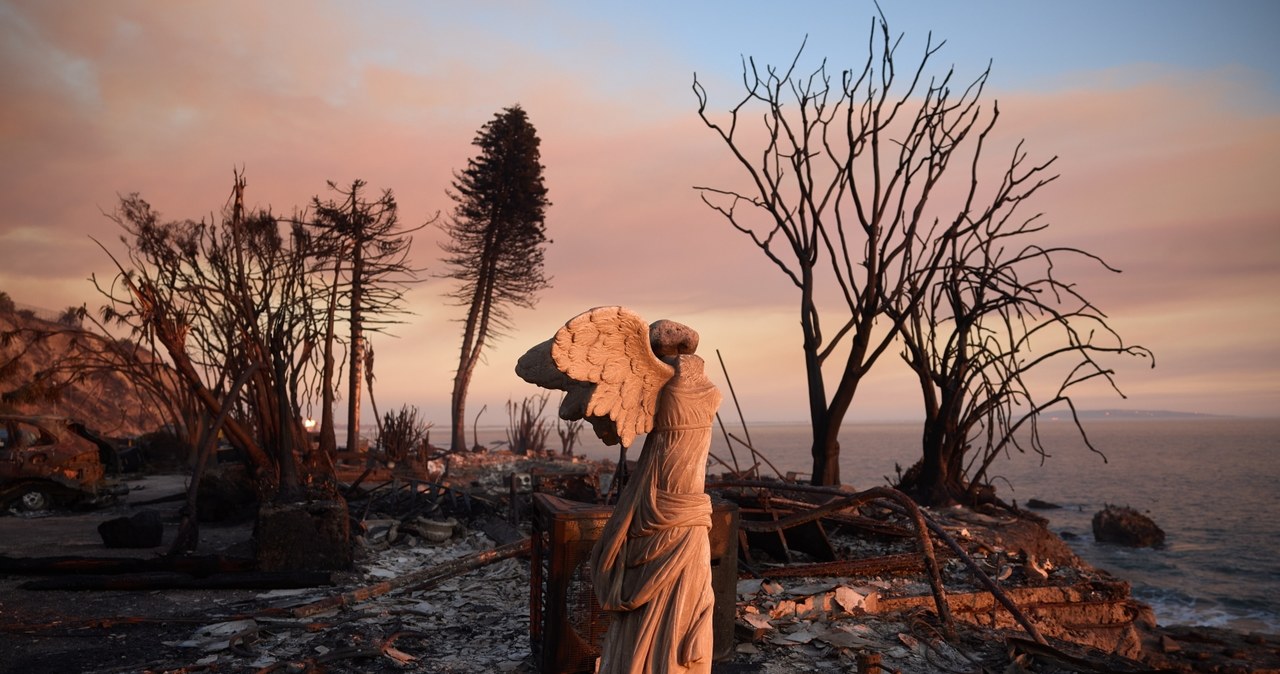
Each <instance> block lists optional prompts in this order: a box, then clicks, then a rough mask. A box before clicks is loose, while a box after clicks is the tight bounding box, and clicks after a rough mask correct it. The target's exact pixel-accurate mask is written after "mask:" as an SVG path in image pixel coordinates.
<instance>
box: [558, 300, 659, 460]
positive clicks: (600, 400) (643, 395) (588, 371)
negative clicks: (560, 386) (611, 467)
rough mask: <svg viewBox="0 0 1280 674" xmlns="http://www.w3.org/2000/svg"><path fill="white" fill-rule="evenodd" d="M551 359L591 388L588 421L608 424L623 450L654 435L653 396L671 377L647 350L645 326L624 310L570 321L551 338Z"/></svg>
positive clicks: (597, 311)
mask: <svg viewBox="0 0 1280 674" xmlns="http://www.w3.org/2000/svg"><path fill="white" fill-rule="evenodd" d="M551 357H552V359H553V360H554V361H555V364H556V367H557V368H559V369H560V371H561V372H564V373H565V374H566V375H568V376H569V377H571V378H572V379H576V380H578V381H584V382H590V383H593V384H595V390H594V391H593V393H592V395H591V400H590V401H589V402H588V403H587V410H586V413H587V416H598V417H608V418H609V419H611V420H612V421H613V422H614V424H615V425H616V426H617V428H618V437H619V438H620V439H621V440H622V445H623V446H624V447H629V446H631V443H632V441H633V440H635V437H636V436H637V435H640V434H643V433H648V432H649V431H650V430H652V429H653V416H654V413H655V412H656V411H657V407H658V393H659V392H660V391H661V390H662V387H663V386H665V385H666V383H667V381H668V380H669V379H671V377H672V376H674V375H675V369H674V368H673V367H671V366H670V365H667V364H666V363H664V362H662V361H661V360H660V359H659V358H658V357H657V356H656V355H654V353H653V349H652V348H651V347H650V346H649V324H648V323H645V322H644V319H642V318H640V317H639V316H637V315H636V314H635V312H632V311H631V310H629V309H625V308H623V307H598V308H595V309H592V310H590V311H587V312H584V313H581V314H578V315H577V316H575V317H574V318H572V319H571V320H570V321H569V322H568V323H565V326H564V327H563V328H560V330H559V331H558V332H556V336H555V339H554V341H553V342H552V344H551Z"/></svg>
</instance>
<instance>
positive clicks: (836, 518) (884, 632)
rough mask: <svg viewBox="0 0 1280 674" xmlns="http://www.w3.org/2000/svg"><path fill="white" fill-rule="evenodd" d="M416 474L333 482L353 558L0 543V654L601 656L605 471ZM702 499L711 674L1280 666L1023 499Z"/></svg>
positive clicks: (562, 463)
mask: <svg viewBox="0 0 1280 674" xmlns="http://www.w3.org/2000/svg"><path fill="white" fill-rule="evenodd" d="M409 468H410V467H408V466H406V467H402V468H399V469H386V468H377V469H368V470H367V471H366V470H365V469H361V470H357V471H354V472H353V474H352V475H347V476H343V477H344V483H345V484H347V485H348V488H347V491H346V494H345V496H346V498H347V504H348V505H347V507H348V516H349V518H350V521H351V526H352V531H353V533H354V534H355V536H354V539H355V542H354V546H355V550H354V559H355V568H354V570H353V571H350V572H337V573H334V572H327V573H314V574H311V575H308V574H303V573H299V572H290V573H273V572H270V571H267V570H263V569H260V568H258V567H257V566H256V565H255V564H254V563H253V557H252V555H250V554H245V553H246V550H247V548H246V546H247V545H249V543H248V542H242V543H239V544H237V545H234V546H231V547H229V548H227V549H225V550H219V551H209V550H203V549H202V550H201V551H200V552H201V554H200V555H192V556H186V557H152V558H126V557H112V558H101V559H93V558H85V557H79V558H75V557H62V558H44V559H17V558H13V557H0V597H3V598H2V599H0V609H3V610H2V611H0V616H3V618H0V645H2V646H3V648H4V650H5V652H6V653H7V655H6V662H7V663H8V664H7V665H6V667H9V668H11V669H10V671H84V672H102V673H106V672H173V673H177V672H243V671H250V672H320V671H324V672H383V671H385V672H404V671H421V672H482V671H483V672H538V671H542V672H573V671H591V670H590V667H591V664H592V648H593V643H592V640H593V639H595V638H598V636H599V635H600V634H602V633H603V629H602V625H601V620H607V616H601V615H600V614H599V612H598V608H593V606H592V604H593V603H594V602H593V599H592V596H591V591H590V587H589V583H587V581H586V580H585V574H584V573H583V572H582V566H581V564H580V561H581V560H580V559H578V558H575V557H574V554H579V556H580V551H581V550H583V549H589V547H590V543H591V540H592V539H591V536H592V535H593V534H592V531H593V530H594V528H595V527H597V524H596V523H597V522H602V521H603V519H602V515H601V513H607V512H608V506H607V505H604V503H605V502H606V501H607V500H608V497H609V486H610V485H609V482H610V479H609V478H610V477H611V476H612V474H613V469H614V466H612V465H609V464H608V463H603V464H596V463H591V462H585V461H580V460H569V459H564V458H559V457H555V458H553V457H550V456H545V457H536V456H515V455H511V454H509V453H506V452H488V453H483V454H466V455H458V456H455V457H453V458H452V459H451V460H450V461H449V463H448V466H447V467H446V466H441V465H436V466H425V465H424V466H420V467H418V468H417V469H415V470H409ZM602 487H603V488H602ZM708 490H709V491H711V492H712V493H713V496H714V499H715V502H716V503H717V506H716V512H717V518H718V519H717V520H716V521H717V522H718V524H717V525H716V528H714V529H713V533H712V536H713V541H718V542H713V550H718V551H719V552H713V556H716V555H719V556H718V557H716V558H715V560H714V561H713V566H714V571H713V573H714V574H716V575H715V579H716V580H715V583H714V584H715V585H716V593H717V600H718V602H723V603H722V604H719V606H721V608H719V609H718V611H719V613H720V615H718V616H717V626H716V630H717V634H716V637H717V647H716V653H717V656H718V658H719V660H718V661H717V662H716V664H715V667H714V670H713V671H715V672H723V673H738V672H742V673H747V672H759V673H762V674H772V673H782V672H796V671H799V672H847V671H860V672H878V671H883V672H894V671H897V672H938V671H956V672H979V671H1008V672H1124V671H1133V672H1137V671H1153V670H1163V671H1200V672H1211V671H1280V639H1277V638H1276V637H1275V636H1266V635H1240V634H1233V633H1228V632H1210V631H1204V630H1194V631H1191V630H1176V629H1174V630H1168V629H1161V628H1158V627H1157V626H1156V625H1155V621H1154V618H1153V616H1152V614H1151V611H1150V609H1149V608H1147V607H1146V606H1144V605H1142V604H1141V603H1139V602H1136V601H1134V600H1133V599H1132V598H1131V597H1130V596H1129V591H1128V589H1129V588H1128V586H1127V584H1126V583H1124V582H1123V581H1120V580H1117V579H1115V578H1113V577H1111V576H1110V575H1108V574H1107V573H1105V572H1103V571H1100V570H1097V569H1093V568H1091V567H1090V566H1089V565H1087V564H1085V563H1083V562H1082V561H1081V560H1079V559H1078V558H1077V557H1076V556H1075V555H1074V554H1073V553H1072V552H1071V551H1070V549H1069V548H1068V547H1067V546H1066V545H1065V544H1064V543H1063V542H1062V541H1061V540H1060V539H1059V538H1057V537H1056V536H1054V535H1053V534H1052V533H1050V532H1049V531H1048V529H1047V528H1046V526H1045V521H1044V520H1043V519H1042V518H1040V517H1038V516H1036V515H1034V514H1032V513H1028V512H1024V511H1019V510H1016V509H1013V508H1007V507H1000V506H998V505H992V506H984V507H980V508H972V509H970V508H949V509H939V510H931V511H921V510H919V509H916V508H915V507H914V504H912V503H911V502H910V501H909V500H908V499H903V498H901V497H900V495H896V492H894V491H893V490H890V489H886V488H878V489H872V490H866V491H862V492H853V491H842V490H836V489H829V488H816V487H809V486H807V485H800V484H796V483H794V482H787V481H783V480H770V481H761V480H758V479H752V480H744V479H740V477H739V476H737V475H732V474H729V475H725V476H722V477H721V478H719V479H712V480H709V483H708ZM173 507H175V508H176V507H177V505H176V504H175V505H174V506H173ZM162 512H164V511H162ZM116 514H122V513H116ZM174 517H175V514H174V513H168V514H167V515H165V521H166V527H171V526H172V520H173V519H174ZM41 521H42V520H41V519H39V518H31V519H28V520H27V521H26V522H25V524H26V525H30V526H40V524H41ZM229 526H232V527H239V529H238V530H239V531H242V532H243V533H244V534H245V538H251V536H252V528H251V525H250V524H248V523H243V522H241V523H238V524H234V523H233V524H232V525H229ZM717 537H718V538H717ZM214 538H216V537H214ZM213 540H214V539H210V541H209V542H213ZM575 550H577V551H579V552H578V553H575V552H574V551H575ZM33 576H34V577H33ZM53 588H60V589H53ZM85 637H92V639H91V640H89V639H85ZM597 643H598V642H597Z"/></svg>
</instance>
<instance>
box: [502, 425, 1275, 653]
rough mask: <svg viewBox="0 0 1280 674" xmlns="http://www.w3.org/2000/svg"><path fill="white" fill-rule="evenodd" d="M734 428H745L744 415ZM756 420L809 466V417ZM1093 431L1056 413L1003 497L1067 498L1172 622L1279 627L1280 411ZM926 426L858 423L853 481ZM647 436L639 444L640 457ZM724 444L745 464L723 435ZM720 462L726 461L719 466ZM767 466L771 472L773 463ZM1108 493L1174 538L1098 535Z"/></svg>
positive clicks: (1003, 468)
mask: <svg viewBox="0 0 1280 674" xmlns="http://www.w3.org/2000/svg"><path fill="white" fill-rule="evenodd" d="M725 422H726V424H727V425H728V424H729V420H728V419H727V418H726V419H725ZM728 430H729V432H730V433H733V434H734V435H735V436H737V437H739V438H741V437H743V435H744V434H743V432H742V429H741V427H740V426H738V425H737V424H731V425H728ZM748 430H749V431H750V435H751V440H752V444H753V446H755V447H756V448H757V449H758V450H760V452H761V453H762V454H763V455H764V456H766V457H767V458H768V459H769V460H770V461H771V462H772V463H773V464H774V465H775V466H776V467H777V468H778V470H779V471H781V472H784V473H785V472H786V471H797V472H801V473H808V471H809V469H810V467H811V463H810V459H809V448H808V445H809V432H808V429H807V427H806V426H804V425H803V424H754V425H749V427H748ZM1085 430H1086V432H1088V434H1089V438H1090V440H1091V441H1092V442H1093V444H1094V446H1095V447H1097V448H1098V449H1099V450H1101V451H1102V452H1103V453H1104V454H1106V456H1107V461H1106V462H1104V461H1103V460H1102V457H1100V456H1098V455H1097V454H1094V453H1093V452H1091V451H1089V449H1088V448H1087V447H1086V446H1085V445H1084V443H1083V442H1082V441H1081V440H1080V438H1079V436H1078V434H1077V433H1076V431H1075V428H1074V426H1073V425H1072V424H1071V422H1070V421H1066V420H1062V421H1046V422H1044V423H1042V428H1041V435H1042V438H1043V439H1044V441H1045V444H1046V446H1047V449H1048V451H1049V452H1050V456H1049V457H1048V458H1047V459H1045V460H1044V461H1043V463H1042V462H1041V461H1040V457H1038V456H1035V455H1022V454H1017V453H1014V454H1013V455H1012V456H1011V457H1009V458H1008V459H1004V458H1001V459H998V460H997V461H996V463H995V464H993V466H992V470H991V473H992V475H994V476H998V479H997V480H996V489H997V493H998V495H999V496H1000V497H1001V498H1002V499H1004V500H1005V501H1010V500H1016V501H1017V502H1019V503H1022V504H1025V503H1026V502H1027V500H1028V499H1031V498H1038V499H1040V500H1042V501H1049V502H1051V503H1056V504H1058V505H1060V506H1062V508H1061V509H1058V510H1044V511H1040V514H1041V515H1044V516H1046V517H1048V518H1049V520H1050V528H1051V529H1053V530H1054V531H1057V532H1070V533H1074V534H1077V536H1078V537H1077V538H1075V539H1074V540H1071V541H1069V543H1070V545H1071V546H1072V548H1073V549H1074V550H1075V551H1076V553H1077V554H1079V555H1080V556H1081V557H1083V558H1084V559H1085V560H1087V561H1088V562H1089V563H1091V564H1093V565H1095V566H1097V567H1100V568H1103V569H1106V570H1108V571H1109V572H1111V573H1112V575H1115V576H1117V577H1119V578H1123V579H1125V580H1128V581H1129V582H1130V583H1131V584H1132V588H1133V594H1134V596H1135V597H1137V598H1138V599H1140V600H1142V601H1144V602H1146V603H1148V604H1150V605H1151V606H1152V608H1153V609H1154V610H1155V613H1156V618H1157V620H1158V621H1159V622H1160V623H1161V624H1164V625H1208V626H1215V627H1226V628H1231V629H1237V630H1243V631H1260V632H1270V633H1280V497H1278V496H1277V485H1280V419H1237V418H1194V419H1183V418H1177V419H1139V420H1132V419H1125V420H1108V419H1098V420H1089V421H1086V422H1085ZM486 435H488V434H485V433H483V432H482V434H481V436H482V441H483V439H484V437H485V436H486ZM492 435H493V437H492V438H491V439H492V440H499V439H503V438H504V436H503V435H502V434H501V433H492ZM919 437H920V429H919V426H918V424H911V423H871V424H868V423H849V424H846V427H845V429H844V430H843V431H842V433H841V435H840V444H841V448H842V450H841V454H842V456H841V462H840V468H841V478H842V479H843V480H844V482H845V483H848V484H852V485H853V486H855V487H857V488H860V489H863V488H867V487H873V486H878V485H883V484H886V480H887V478H889V477H892V476H893V475H894V465H895V463H896V464H899V465H901V466H902V467H903V468H904V469H905V468H906V467H907V466H908V465H910V464H911V463H912V462H914V461H915V459H916V458H917V456H918V454H919V442H920V440H919ZM553 442H554V439H553ZM639 442H640V441H639V440H637V445H636V448H635V449H633V450H631V451H632V452H636V454H638V449H639ZM584 444H585V445H586V446H585V447H584V449H583V452H584V453H585V454H586V455H587V456H590V457H592V458H616V457H617V449H616V448H606V447H604V446H602V445H600V444H599V443H597V442H595V441H594V439H593V438H592V439H589V440H588V441H587V442H585V443H584ZM735 447H737V445H736V443H735ZM712 453H713V454H715V455H716V456H719V457H720V458H721V459H723V460H724V461H725V462H727V463H732V462H733V460H732V458H731V457H730V454H729V452H728V451H727V449H726V444H725V441H724V439H723V437H720V436H719V433H717V438H716V440H715V441H714V442H713V443H712ZM737 454H738V457H737V458H738V462H739V465H741V466H743V467H745V466H747V465H749V461H750V457H749V456H748V455H746V454H744V452H743V450H742V449H741V448H740V447H737ZM632 458H634V455H632ZM711 470H712V472H713V473H716V472H720V469H719V467H718V466H712V468H711ZM763 472H764V473H765V474H771V473H772V471H771V470H770V469H768V468H767V467H764V468H763ZM1106 504H1114V505H1124V506H1130V507H1132V508H1135V509H1137V510H1138V511H1140V512H1143V513H1146V514H1147V515H1148V516H1149V517H1151V518H1152V519H1153V520H1154V521H1155V522H1156V524H1158V525H1159V526H1160V527H1161V528H1162V529H1164V531H1165V534H1166V542H1165V545H1164V547H1162V548H1158V549H1149V548H1144V549H1130V548H1125V547H1121V546H1115V545H1106V544H1099V543H1095V542H1094V541H1093V533H1092V528H1091V525H1090V522H1091V520H1092V517H1093V514H1094V513H1095V512H1097V511H1098V510H1101V509H1102V508H1103V507H1104V506H1105V505H1106Z"/></svg>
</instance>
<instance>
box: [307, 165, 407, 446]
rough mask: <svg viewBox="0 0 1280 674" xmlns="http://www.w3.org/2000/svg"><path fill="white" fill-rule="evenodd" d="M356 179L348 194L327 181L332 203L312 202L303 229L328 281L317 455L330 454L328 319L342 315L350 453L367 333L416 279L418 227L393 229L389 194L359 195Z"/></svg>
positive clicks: (394, 309)
mask: <svg viewBox="0 0 1280 674" xmlns="http://www.w3.org/2000/svg"><path fill="white" fill-rule="evenodd" d="M364 187H365V182H364V181H363V180H354V181H352V183H351V187H350V189H346V190H344V189H342V188H339V187H338V186H337V185H336V184H335V183H333V182H332V181H331V182H329V189H330V190H332V191H334V192H336V193H337V194H338V196H339V197H340V198H339V199H338V200H329V201H321V200H320V197H315V198H313V199H312V209H313V210H314V212H315V213H314V218H313V220H312V223H311V226H312V228H313V229H314V230H315V231H316V232H317V234H318V237H319V238H320V240H321V241H322V247H323V252H321V256H322V257H323V262H322V266H323V267H326V268H327V269H326V270H327V272H328V273H329V275H330V283H331V285H330V286H329V299H328V309H327V312H326V319H325V339H324V344H325V352H324V353H323V354H322V356H321V357H322V362H323V373H322V376H321V384H320V386H321V395H322V398H323V401H322V403H321V414H322V417H321V420H320V444H321V449H323V450H324V451H326V452H327V453H329V454H332V453H333V451H334V450H335V448H336V447H335V445H336V442H335V439H334V421H333V413H332V408H333V400H334V390H335V384H334V379H335V377H336V375H335V373H334V361H335V356H334V354H333V345H334V342H335V339H334V331H333V326H334V320H335V314H336V313H337V312H338V311H342V312H343V313H345V314H346V316H347V325H348V327H349V329H350V332H349V338H348V342H347V347H348V353H347V367H348V372H347V439H346V445H347V450H348V451H356V450H357V449H358V447H359V439H360V390H361V385H362V378H363V376H364V375H363V372H362V369H363V368H364V364H365V360H366V357H365V350H366V336H365V333H367V332H378V331H380V330H382V329H383V328H384V327H385V326H386V325H387V324H389V323H392V322H394V319H393V318H392V317H393V316H395V315H396V314H397V313H400V312H401V311H403V299H404V293H405V290H406V288H407V287H408V285H409V284H411V283H414V282H416V281H417V280H418V278H417V274H418V271H419V270H418V269H415V268H414V267H413V266H412V265H411V264H410V263H409V249H410V247H411V246H412V245H413V237H412V236H410V235H411V234H412V233H413V232H415V231H417V230H419V229H421V228H422V227H423V226H424V225H419V226H417V227H413V228H409V229H405V228H403V227H401V226H400V222H399V216H398V207H397V205H396V200H395V197H394V196H393V195H392V193H391V190H383V191H382V193H381V195H379V197H378V198H377V199H375V200H373V201H369V200H368V199H367V198H365V197H364V196H363V195H362V193H361V190H363V189H364Z"/></svg>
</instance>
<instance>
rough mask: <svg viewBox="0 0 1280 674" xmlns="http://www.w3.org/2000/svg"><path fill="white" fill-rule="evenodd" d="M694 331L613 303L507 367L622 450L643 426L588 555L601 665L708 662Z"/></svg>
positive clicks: (709, 401) (666, 667) (680, 667)
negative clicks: (600, 614)
mask: <svg viewBox="0 0 1280 674" xmlns="http://www.w3.org/2000/svg"><path fill="white" fill-rule="evenodd" d="M697 347H698V333H697V332H694V331H693V329H691V328H689V327H688V326H686V325H681V324H680V323H675V322H673V321H665V320H664V321H657V322H655V323H653V325H649V324H646V323H645V322H644V320H643V319H641V318H640V317H639V316H637V315H636V314H635V313H634V312H632V311H630V310H629V309H626V308H624V307H599V308H596V309H592V310H590V311H587V312H585V313H582V314H579V315H578V316H576V317H574V318H573V319H572V320H570V321H569V322H568V323H566V324H565V325H564V327H563V328H560V330H559V331H557V332H556V335H555V337H554V338H552V339H550V340H547V341H546V342H543V343H542V344H539V345H538V346H535V347H533V348H532V349H530V350H529V351H528V353H526V354H525V355H524V356H522V357H521V358H520V362H519V363H518V364H517V365H516V374H518V375H519V376H520V377H521V378H522V379H524V380H525V381H528V382H530V383H532V384H537V385H538V386H542V387H545V388H553V389H559V390H562V391H564V392H565V393H566V395H565V398H564V402H562V403H561V405H560V417H561V418H562V419H566V420H573V419H586V420H587V421H588V422H589V423H590V424H591V426H592V428H593V429H594V430H595V432H596V435H597V436H599V438H600V439H601V440H603V441H604V442H605V444H608V445H613V444H619V443H620V444H621V445H622V448H623V449H622V451H623V457H624V458H625V452H626V448H627V447H628V446H630V444H631V443H632V441H634V440H635V437H636V436H637V435H641V434H645V433H648V436H647V437H646V438H645V442H644V449H643V450H642V451H641V453H640V459H639V460H638V461H637V462H636V467H635V472H634V474H633V475H631V477H630V479H629V480H628V481H627V484H626V485H625V486H624V487H623V488H622V492H621V494H620V495H619V497H618V502H617V505H616V506H615V507H614V510H613V514H612V516H610V518H609V521H608V522H607V523H606V525H605V528H604V532H603V533H602V534H601V537H600V539H599V540H598V541H596V544H595V547H594V548H593V549H592V552H591V582H592V583H593V585H594V586H595V593H596V599H597V600H599V602H600V606H601V608H603V609H605V610H606V611H609V612H610V614H611V615H612V620H611V621H610V624H609V629H608V631H607V632H606V633H605V638H604V645H603V646H602V652H601V656H600V665H599V672H601V673H602V674H619V673H627V674H642V673H643V674H675V673H677V672H699V673H703V674H706V673H709V672H710V671H711V655H712V630H711V614H712V607H713V605H714V603H715V597H714V595H713V594H712V589H711V544H710V541H709V539H708V533H709V532H710V530H711V498H710V497H709V496H707V494H706V492H705V489H704V487H705V484H706V463H707V452H708V450H709V449H710V446H711V422H712V420H713V419H714V418H715V413H716V409H717V408H718V407H719V406H720V391H719V390H718V389H716V387H715V386H714V385H713V384H712V383H711V381H710V380H709V379H707V377H706V375H705V374H704V373H703V362H702V359H701V358H699V357H698V356H695V355H693V352H694V351H695V350H696V349H697Z"/></svg>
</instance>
